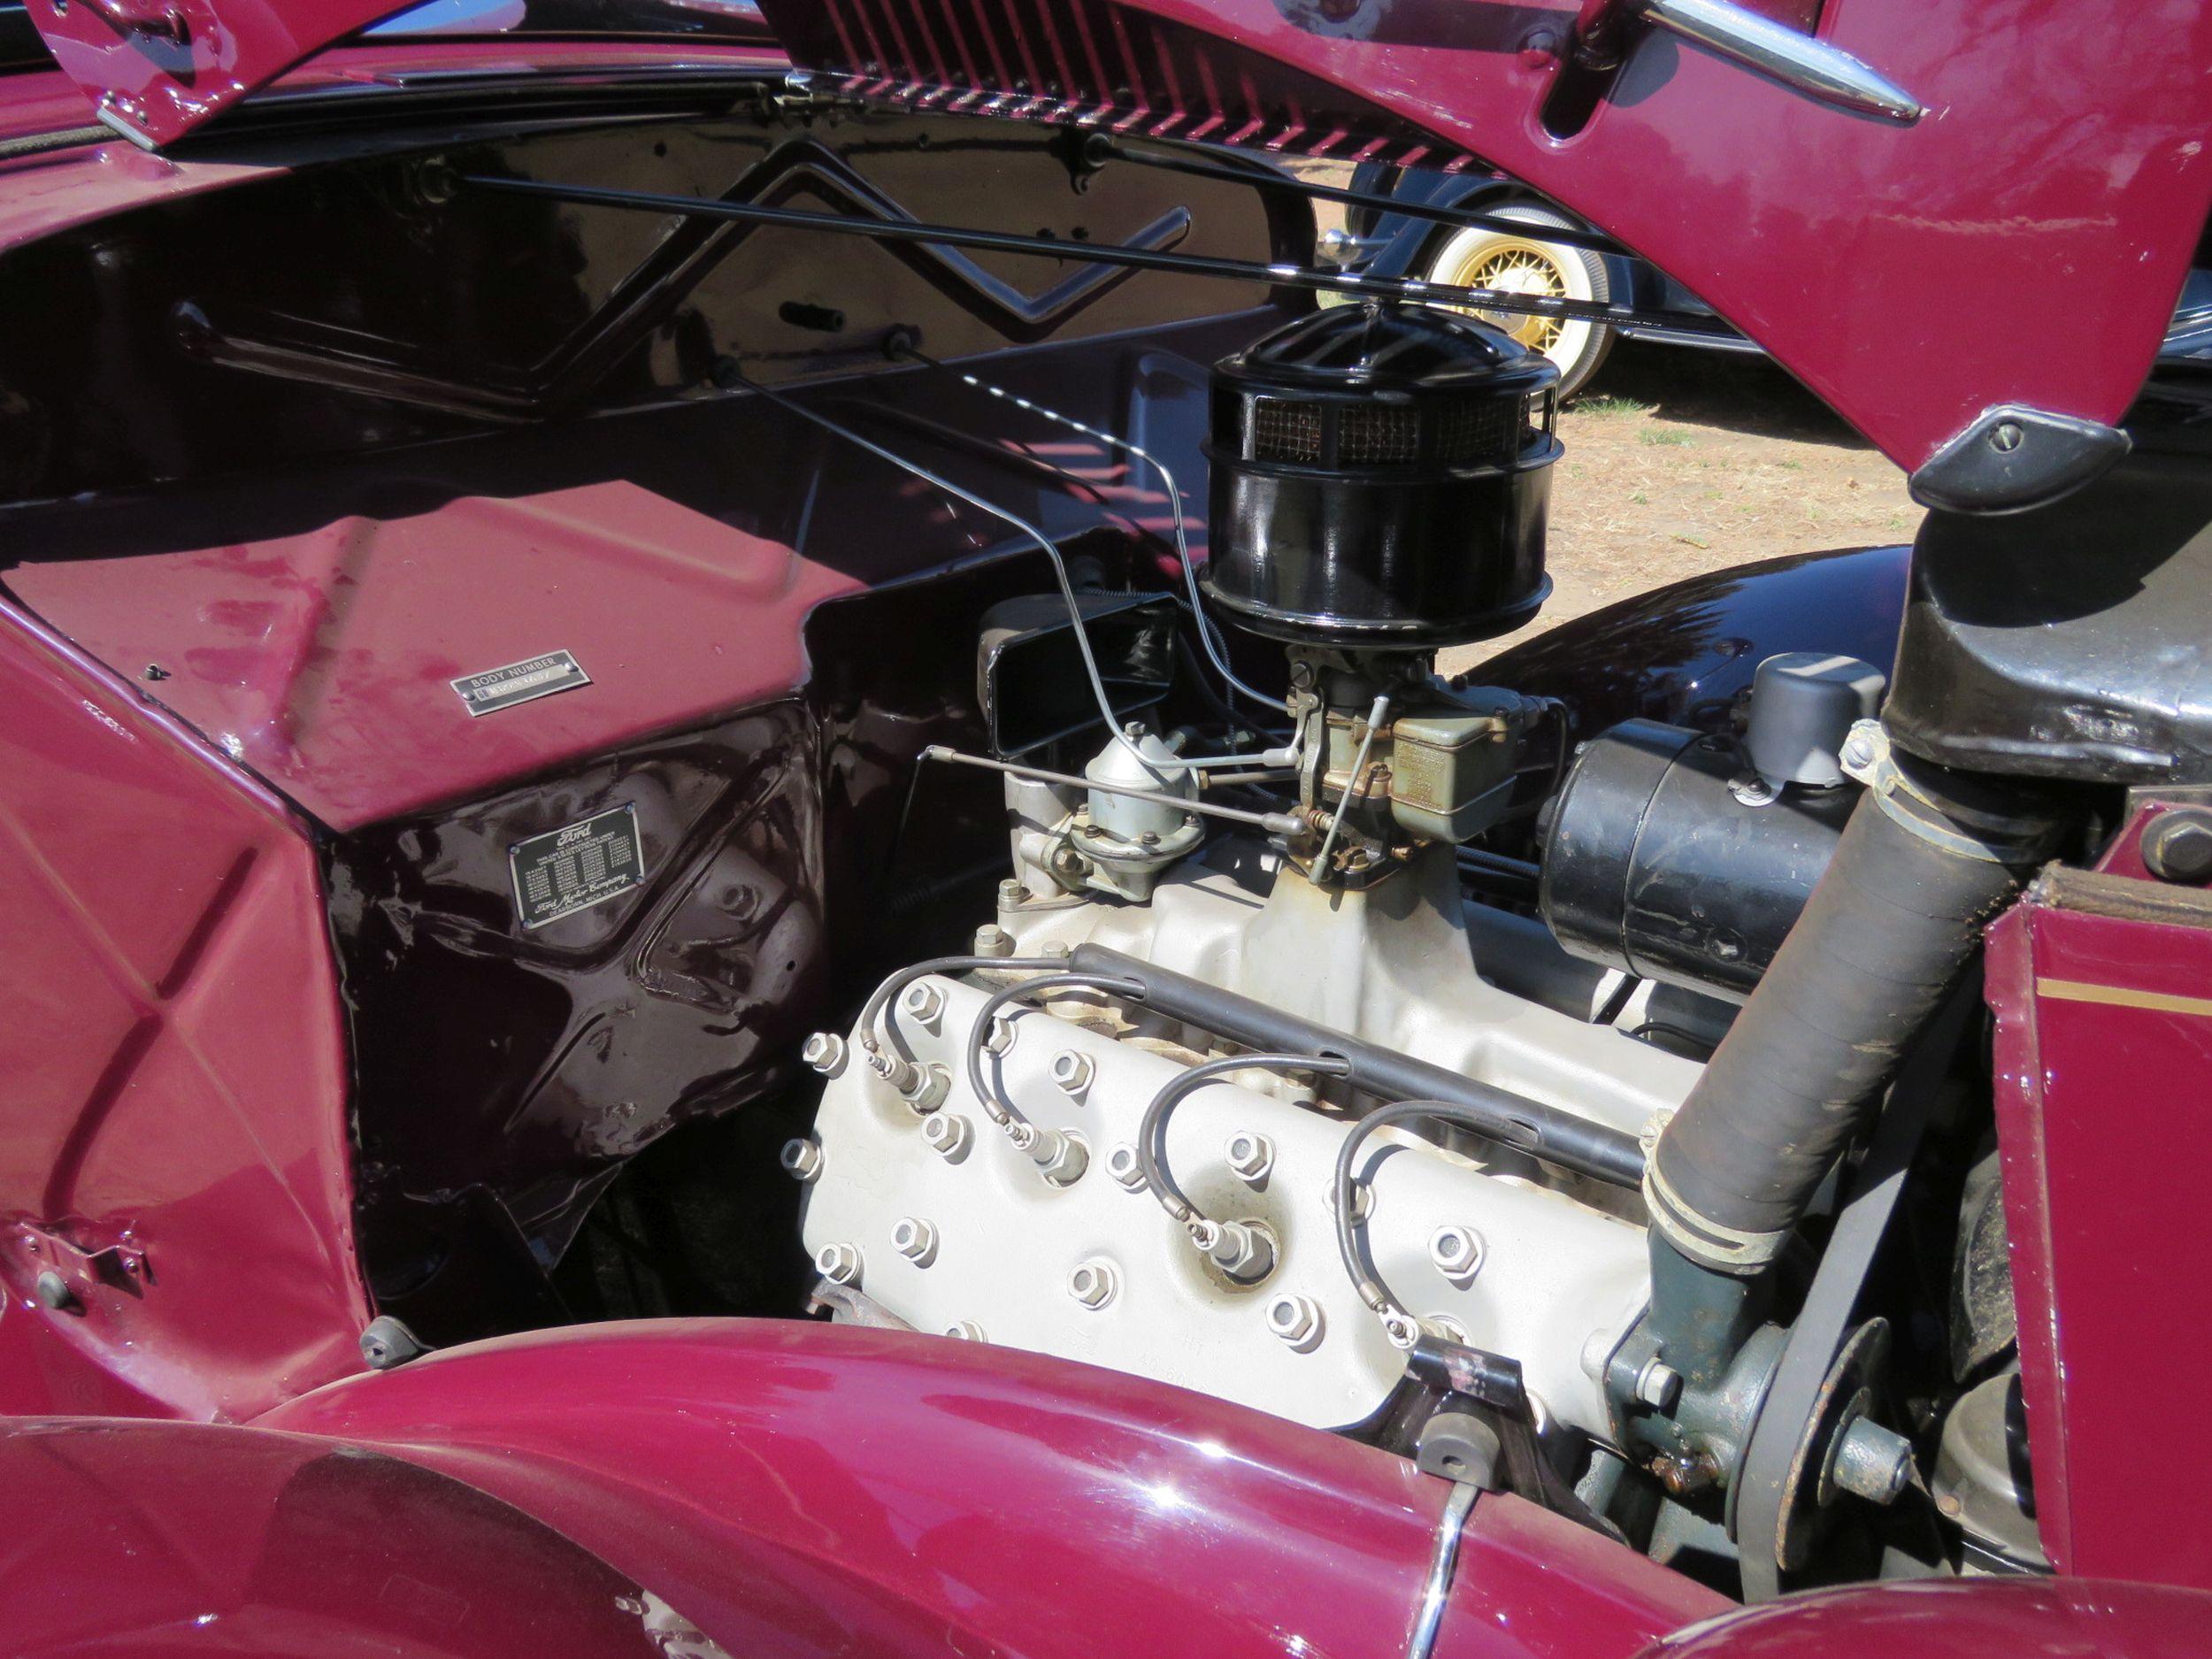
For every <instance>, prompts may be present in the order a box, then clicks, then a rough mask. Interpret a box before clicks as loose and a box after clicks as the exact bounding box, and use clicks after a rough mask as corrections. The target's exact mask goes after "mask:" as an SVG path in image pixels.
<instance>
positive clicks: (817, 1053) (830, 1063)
mask: <svg viewBox="0 0 2212 1659" xmlns="http://www.w3.org/2000/svg"><path fill="white" fill-rule="evenodd" d="M799 1058H800V1059H802V1060H803V1061H805V1062H806V1064H808V1065H810V1066H811V1067H812V1068H813V1069H814V1070H815V1071H819V1072H820V1073H821V1074H822V1075H823V1076H824V1077H835V1076H836V1075H837V1074H838V1073H839V1072H840V1071H843V1070H844V1069H845V1040H844V1039H843V1038H842V1037H841V1036H839V1035H838V1034H837V1033H835V1032H833V1031H818V1032H816V1033H814V1034H813V1035H812V1036H811V1037H809V1038H808V1039H807V1040H806V1047H804V1048H802V1049H800V1050H799Z"/></svg>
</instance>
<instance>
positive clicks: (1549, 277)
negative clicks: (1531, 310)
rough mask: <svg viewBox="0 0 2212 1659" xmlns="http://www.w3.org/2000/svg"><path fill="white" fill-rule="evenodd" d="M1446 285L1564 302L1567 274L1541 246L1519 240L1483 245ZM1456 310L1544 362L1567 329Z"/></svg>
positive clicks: (1550, 320)
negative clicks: (1542, 355)
mask: <svg viewBox="0 0 2212 1659" xmlns="http://www.w3.org/2000/svg"><path fill="white" fill-rule="evenodd" d="M1444 280H1445V281H1447V282H1450V283H1454V284H1455V285H1457V286H1458V287H1460V288H1502V289H1503V290H1505V291H1506V292H1508V293H1512V294H1536V295H1549V296H1553V297H1555V298H1558V299H1564V298H1566V297H1567V296H1568V295H1567V273H1566V272H1564V271H1563V270H1562V269H1561V268H1560V265H1559V260H1558V257H1556V256H1555V254H1553V253H1552V251H1551V250H1549V249H1548V248H1546V247H1544V246H1543V245H1542V244H1541V243H1540V242H1523V241H1521V240H1520V239H1519V238H1517V237H1511V238H1507V239H1505V240H1502V241H1499V242H1486V243H1484V244H1483V245H1482V246H1481V247H1479V248H1477V249H1475V250H1473V251H1472V252H1471V253H1470V254H1469V255H1468V256H1467V257H1465V258H1463V259H1462V260H1460V261H1459V262H1458V264H1457V265H1456V266H1455V268H1454V269H1453V271H1452V272H1451V273H1450V274H1449V275H1448V276H1447V277H1445V278H1444ZM1455 309H1458V310H1460V311H1472V312H1473V313H1474V314H1475V315H1476V316H1478V317H1479V318H1481V319H1483V321H1485V322H1486V323H1489V324H1491V325H1493V326H1495V327H1499V328H1502V329H1504V330H1505V332H1506V333H1508V334H1511V335H1512V336H1513V337H1514V338H1515V339H1516V340H1517V341H1519V342H1521V343H1522V344H1523V345H1525V346H1526V347H1528V349H1530V350H1532V351H1541V352H1543V353H1545V354H1546V355H1547V356H1548V355H1549V354H1550V352H1551V349H1552V348H1553V347H1555V346H1556V345H1557V344H1558V343H1559V336H1560V333H1561V331H1562V330H1563V328H1564V327H1565V326H1566V325H1565V324H1564V322H1563V320H1562V319H1559V318H1556V317H1525V316H1515V315H1511V314H1509V313H1507V312H1502V311H1483V310H1480V309H1479V308H1478V307H1474V306H1467V305H1463V306H1459V307H1457V308H1455Z"/></svg>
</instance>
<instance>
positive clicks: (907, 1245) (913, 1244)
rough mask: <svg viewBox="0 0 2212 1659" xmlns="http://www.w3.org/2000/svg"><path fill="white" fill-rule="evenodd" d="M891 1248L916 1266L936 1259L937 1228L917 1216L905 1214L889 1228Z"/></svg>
mask: <svg viewBox="0 0 2212 1659" xmlns="http://www.w3.org/2000/svg"><path fill="white" fill-rule="evenodd" d="M891 1248H893V1249H895V1250H896V1251H897V1252H898V1253H899V1254H900V1255H901V1256H904V1257H905V1258H906V1259H907V1260H908V1261H910V1262H911V1263H914V1265H915V1266H917V1267H927V1266H928V1265H929V1264H930V1263H932V1262H933V1261H935V1260H936V1259H937V1228H936V1226H935V1225H934V1224H933V1223H931V1222H927V1221H924V1220H922V1219H920V1218H919V1217H915V1216H907V1217H902V1219H901V1220H900V1221H898V1222H897V1223H896V1224H895V1225H893V1227H892V1229H891Z"/></svg>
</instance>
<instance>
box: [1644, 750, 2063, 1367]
mask: <svg viewBox="0 0 2212 1659" xmlns="http://www.w3.org/2000/svg"><path fill="white" fill-rule="evenodd" d="M1845 755H1846V759H1847V764H1850V769H1851V770H1852V772H1854V775H1855V776H1858V777H1859V778H1861V780H1863V781H1864V782H1865V783H1866V785H1867V792H1866V795H1865V796H1864V797H1863V799H1862V800H1861V802H1860V803H1859V805H1858V807H1857V809H1856V810H1855V812H1854V813H1853V815H1852V818H1851V821H1850V823H1849V824H1848V826H1847V827H1846V828H1845V830H1844V833H1843V836H1842V839H1841V841H1839V844H1838V847H1837V849H1836V854H1835V857H1834V860H1833V862H1832V863H1831V864H1830V865H1829V867H1828V870H1827V872H1826V873H1825V874H1824V876H1823V877H1822V878H1821V880H1820V884H1819V886H1818V887H1816V889H1815V890H1814V892H1813V895H1812V897H1811V899H1810V900H1809V902H1808V903H1807V904H1806V907H1805V911H1804V914H1803V916H1802V917H1801V918H1800V919H1799V921H1798V922H1797V925H1796V926H1795V927H1793V929H1792V930H1791V932H1790V934H1789V937H1788V938H1787V940H1786V941H1784V943H1783V945H1782V948H1781V949H1780V951H1779V952H1778V954H1777V955H1776V956H1775V959H1774V963H1773V965H1772V966H1771V967H1770V968H1769V969H1768V970H1767V972H1766V974H1765V977H1764V978H1763V979H1762V981H1761V982H1760V984H1759V987H1758V988H1757V990H1756V991H1755V992H1754V994H1753V995H1752V996H1751V998H1750V1000H1749V1002H1747V1004H1746V1005H1745V1008H1744V1010H1743V1013H1742V1014H1741V1016H1740V1018H1738V1019H1737V1021H1736V1023H1735V1025H1734V1028H1733V1029H1732V1030H1731V1031H1730V1032H1729V1033H1728V1035H1727V1037H1726V1039H1725V1040H1724V1041H1723V1042H1722V1043H1721V1045H1720V1048H1718V1049H1717V1051H1716V1052H1715V1053H1714V1056H1713V1058H1712V1061H1711V1063H1710V1064H1709V1065H1708V1066H1707V1067H1706V1070H1705V1072H1704V1074H1703V1075H1702V1076H1701V1078H1700V1079H1698V1081H1697V1084H1696V1086H1695V1087H1694V1088H1693V1089H1692V1090H1691V1091H1690V1094H1689V1098H1688V1099H1687V1100H1686V1102H1684V1103H1683V1105H1682V1108H1681V1110H1679V1111H1678V1113H1677V1114H1676V1115H1675V1117H1674V1118H1673V1120H1672V1121H1671V1123H1670V1124H1669V1125H1667V1127H1666V1130H1665V1132H1664V1133H1663V1134H1662V1135H1661V1136H1660V1138H1659V1143H1658V1146H1657V1148H1656V1150H1655V1153H1654V1154H1653V1156H1652V1157H1651V1160H1650V1162H1649V1164H1648V1166H1647V1169H1646V1171H1645V1176H1644V1196H1645V1199H1646V1201H1647V1203H1648V1205H1649V1208H1650V1211H1651V1216H1652V1221H1653V1231H1652V1241H1653V1280H1654V1286H1653V1308H1652V1323H1653V1326H1654V1329H1655V1334H1656V1335H1658V1336H1659V1337H1660V1338H1661V1340H1663V1342H1664V1344H1665V1347H1666V1349H1667V1351H1668V1356H1669V1359H1670V1362H1671V1363H1673V1364H1674V1365H1675V1367H1676V1369H1677V1370H1678V1371H1684V1372H1686V1373H1688V1374H1689V1375H1691V1376H1692V1377H1693V1378H1695V1377H1696V1376H1697V1375H1698V1374H1700V1373H1705V1374H1707V1375H1711V1374H1714V1373H1715V1372H1716V1371H1717V1370H1718V1369H1719V1368H1720V1367H1722V1366H1724V1365H1725V1364H1726V1363H1727V1361H1728V1359H1729V1358H1730V1357H1732V1350H1733V1348H1734V1347H1735V1346H1736V1345H1737V1343H1738V1342H1739V1341H1740V1338H1741V1336H1742V1333H1743V1331H1744V1329H1745V1320H1746V1319H1747V1318H1750V1317H1755V1315H1756V1310H1755V1308H1754V1307H1751V1306H1750V1305H1748V1304H1749V1302H1751V1301H1752V1300H1753V1299H1752V1298H1750V1297H1749V1296H1747V1294H1745V1291H1746V1289H1747V1285H1748V1282H1749V1281H1751V1280H1755V1279H1758V1278H1759V1277H1761V1276H1762V1275H1763V1273H1764V1271H1765V1270H1766V1268H1767V1267H1768V1266H1769V1265H1770V1263H1772V1262H1773V1260H1774V1259H1775V1257H1776V1256H1778V1254H1779V1253H1780V1251H1781V1249H1782V1248H1783V1246H1784V1244H1785V1243H1786V1241H1787V1240H1788V1239H1789V1238H1790V1236H1791V1234H1792V1233H1793V1231H1794V1230H1795V1228H1796V1226H1797V1225H1798V1223H1799V1222H1801V1220H1803V1218H1804V1217H1805V1214H1806V1211H1807V1210H1808V1208H1809V1206H1810V1204H1811V1203H1812V1202H1813V1199H1814V1197H1815V1195H1816V1193H1817V1192H1818V1191H1819V1189H1820V1187H1821V1184H1822V1182H1823V1181H1824V1180H1825V1179H1826V1178H1827V1176H1828V1173H1829V1171H1830V1170H1831V1169H1832V1167H1833V1166H1834V1165H1835V1164H1836V1162H1837V1160H1838V1159H1839V1157H1840V1156H1842V1155H1843V1154H1844V1152H1845V1151H1846V1150H1847V1148H1849V1146H1850V1145H1851V1143H1852V1142H1853V1141H1854V1140H1855V1138H1857V1137H1858V1136H1859V1135H1860V1134H1861V1133H1862V1132H1863V1130H1865V1129H1866V1127H1867V1126H1868V1125H1869V1124H1870V1121H1871V1119H1872V1118H1873V1117H1874V1115H1875V1113H1876V1112H1877V1110H1878V1108H1879V1105H1880V1102H1881V1100H1882V1096H1883V1093H1884V1091H1885V1090H1886V1088H1887V1087H1888V1085H1889V1083H1890V1082H1891V1080H1892V1079H1893V1077H1894V1076H1895V1074H1896V1071H1897V1068H1898V1065H1899V1064H1900V1061H1901V1058H1902V1056H1903V1055H1904V1053H1905V1050H1906V1048H1907V1046H1908V1045H1909V1043H1910V1042H1911V1041H1912V1040H1913V1039H1914V1037H1915V1035H1916V1033H1918V1032H1920V1030H1921V1029H1922V1028H1923V1027H1924V1025H1926V1024H1927V1023H1928V1021H1929V1020H1930V1019H1931V1018H1932V1017H1933V1015H1934V1014H1935V1013H1936V1011H1937V1010H1939V1008H1940V1007H1941V1005H1942V1004H1943V1002H1944V1000H1945V999H1946V998H1947V996H1948V995H1950V993H1951V992H1952V990H1953V989H1954V988H1955V987H1956V986H1957V985H1958V983H1959V981H1960V979H1961V976H1962V974H1963V973H1964V972H1966V970H1967V969H1968V967H1969V966H1970V964H1971V963H1972V961H1973V958H1974V955H1975V952H1976V951H1977V950H1978V949H1980V945H1981V936H1982V929H1983V927H1984V926H1985V925H1986V924H1987V923H1988V922H1989V921H1990V919H1991V918H1993V917H1994V916H1995V915H1996V913H1997V912H1998V911H1999V910H2001V909H2003V908H2004V907H2005V906H2006V905H2007V904H2008V903H2009V902H2011V901H2012V899H2013V897H2014V896H2015V895H2016V894H2017V893H2018V891H2019V890H2020V887H2021V884H2022V882H2023V881H2024V879H2025V878H2026V877H2027V875H2028V874H2029V873H2031V872H2032V871H2033V869H2034V868H2035V867H2036V865H2038V864H2039V863H2040V862H2041V861H2042V860H2043V859H2045V858H2046V857H2047V856H2050V853H2051V851H2052V850H2053V848H2054V846H2055V841H2056V839H2057V833H2058V831H2059V829H2060V827H2061V824H2060V820H2059V818H2057V816H2056V814H2055V811H2054V810H2053V808H2052V806H2051V804H2050V802H2049V800H2048V799H2047V797H2044V796H2040V795H2036V794H2033V793H2031V792H2030V791H2028V790H2027V789H2025V788H2023V787H2013V786H2009V785H2007V784H2004V783H2002V782H2000V781H1998V780H1989V779H1983V778H1975V777H1969V776H1965V775H1963V774H1959V773H1954V772H1946V771H1945V770H1944V769H1942V768H1940V767H1937V766H1933V765H1931V764H1926V763H1924V762H1921V761H1918V760H1916V759H1914V758H1913V757H1909V756H1906V755H1903V754H1900V753H1897V752H1895V751H1894V750H1893V749H1891V747H1890V745H1889V743H1888V741H1887V740H1886V734H1885V733H1883V731H1882V730H1881V728H1880V726H1878V724H1876V723H1875V722H1872V721H1864V722H1862V723H1861V724H1860V725H1859V726H1856V727H1855V728H1854V729H1853V733H1852V741H1851V745H1850V747H1848V748H1847V749H1846V751H1845ZM1670 1257H1672V1258H1673V1259H1669V1258H1670ZM1729 1280H1733V1281H1735V1287H1734V1289H1731V1287H1730V1286H1729V1283H1728V1281H1729Z"/></svg>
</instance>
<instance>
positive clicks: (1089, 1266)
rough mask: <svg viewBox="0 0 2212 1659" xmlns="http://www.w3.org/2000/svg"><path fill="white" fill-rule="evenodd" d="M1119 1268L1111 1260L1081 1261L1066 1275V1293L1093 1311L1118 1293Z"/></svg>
mask: <svg viewBox="0 0 2212 1659" xmlns="http://www.w3.org/2000/svg"><path fill="white" fill-rule="evenodd" d="M1120 1291H1121V1270H1120V1269H1119V1268H1118V1267H1116V1266H1115V1265H1114V1264H1113V1263H1111V1262H1107V1261H1094V1262H1083V1263H1078V1264H1077V1266H1076V1269H1075V1271H1073V1272H1071V1273H1070V1274H1069V1275H1068V1294H1069V1295H1071V1296H1072V1297H1074V1298H1075V1299H1076V1301H1078V1302H1081V1303H1082V1304H1083V1305H1084V1306H1085V1307H1086V1308H1088V1309H1090V1310H1093V1311H1094V1312H1095V1311H1097V1310H1099V1309H1101V1308H1103V1307H1105V1306H1106V1305H1107V1304H1108V1303H1110V1302H1112V1301H1113V1299H1114V1298H1115V1297H1116V1296H1117V1295H1118V1294H1120Z"/></svg>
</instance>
